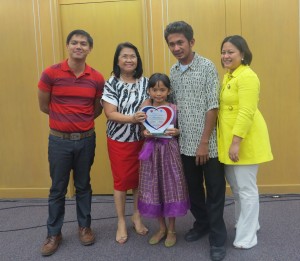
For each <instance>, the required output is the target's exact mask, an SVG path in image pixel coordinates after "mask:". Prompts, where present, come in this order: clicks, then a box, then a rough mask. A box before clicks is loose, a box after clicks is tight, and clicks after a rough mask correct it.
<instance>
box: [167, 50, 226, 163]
mask: <svg viewBox="0 0 300 261" xmlns="http://www.w3.org/2000/svg"><path fill="white" fill-rule="evenodd" d="M170 80H171V86H172V89H173V92H172V93H171V98H172V100H173V102H174V103H175V104H177V109H178V126H179V129H180V136H179V145H180V153H181V154H184V155H186V156H196V150H197V147H198V145H199V142H200V138H201V136H202V133H203V129H204V125H205V114H206V112H207V111H209V110H211V109H214V108H218V107H219V102H218V101H219V90H220V85H219V79H218V73H217V70H216V67H215V65H214V64H213V63H212V62H211V61H210V60H208V59H206V58H204V57H202V56H200V55H198V54H197V53H195V56H194V59H193V61H192V62H191V63H190V64H189V65H188V68H186V70H184V71H182V70H181V69H180V63H179V62H178V63H176V64H174V65H173V66H172V68H171V72H170ZM217 156H218V148H217V136H216V128H215V129H214V130H213V132H212V134H211V137H210V140H209V157H211V158H216V157H217Z"/></svg>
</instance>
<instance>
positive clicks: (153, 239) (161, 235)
mask: <svg viewBox="0 0 300 261" xmlns="http://www.w3.org/2000/svg"><path fill="white" fill-rule="evenodd" d="M166 235H167V231H166V230H159V231H158V232H157V233H155V234H154V235H153V236H152V237H151V238H150V240H149V244H150V245H156V244H158V243H159V242H160V241H161V240H162V239H163V238H165V236H166Z"/></svg>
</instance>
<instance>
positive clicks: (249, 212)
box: [225, 165, 260, 249]
mask: <svg viewBox="0 0 300 261" xmlns="http://www.w3.org/2000/svg"><path fill="white" fill-rule="evenodd" d="M257 171H258V165H225V175H226V180H227V182H228V183H229V185H230V188H231V191H232V193H233V196H234V203H235V222H236V224H235V226H236V235H235V239H234V242H233V245H234V246H235V247H237V248H245V249H248V248H251V247H253V246H255V245H256V244H257V236H256V232H257V230H259V228H260V227H259V222H258V215H259V194H258V189H257V185H256V176H257Z"/></svg>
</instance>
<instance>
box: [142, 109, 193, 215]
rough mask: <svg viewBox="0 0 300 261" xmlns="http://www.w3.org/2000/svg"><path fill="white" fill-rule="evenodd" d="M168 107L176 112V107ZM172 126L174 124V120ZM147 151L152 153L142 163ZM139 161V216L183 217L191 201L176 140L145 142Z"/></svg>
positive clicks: (149, 140)
mask: <svg viewBox="0 0 300 261" xmlns="http://www.w3.org/2000/svg"><path fill="white" fill-rule="evenodd" d="M169 106H170V107H172V109H173V110H174V112H176V105H174V104H170V105H169ZM175 115H176V113H175ZM173 122H174V123H175V122H176V116H175V117H174V120H173ZM174 123H173V124H174ZM174 126H176V125H175V124H174ZM149 151H150V153H151V151H152V153H151V155H150V156H149V155H148V156H146V157H147V159H142V158H145V156H144V155H145V152H146V154H147V152H148V154H149ZM140 159H141V161H140V162H141V163H140V178H139V194H138V209H139V211H140V214H141V215H142V216H144V217H150V218H157V217H178V216H184V215H186V213H187V211H188V209H189V208H190V201H189V197H188V190H187V185H186V181H185V177H184V174H183V167H182V162H181V157H180V151H179V145H178V141H177V138H175V137H172V138H170V139H168V138H148V139H146V141H145V144H144V146H143V149H142V151H141V153H140Z"/></svg>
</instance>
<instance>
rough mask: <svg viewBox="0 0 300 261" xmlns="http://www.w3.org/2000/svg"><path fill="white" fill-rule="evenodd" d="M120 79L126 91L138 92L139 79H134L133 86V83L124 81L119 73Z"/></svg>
mask: <svg viewBox="0 0 300 261" xmlns="http://www.w3.org/2000/svg"><path fill="white" fill-rule="evenodd" d="M120 80H121V81H122V82H123V83H124V86H125V89H127V91H128V92H134V93H136V92H138V90H139V81H138V79H135V86H133V85H134V83H130V82H126V81H125V80H124V79H123V77H122V76H121V75H120Z"/></svg>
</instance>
